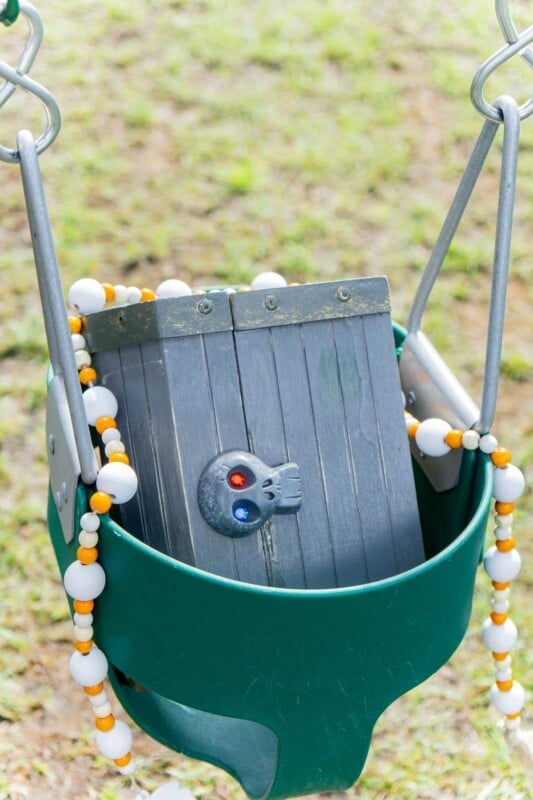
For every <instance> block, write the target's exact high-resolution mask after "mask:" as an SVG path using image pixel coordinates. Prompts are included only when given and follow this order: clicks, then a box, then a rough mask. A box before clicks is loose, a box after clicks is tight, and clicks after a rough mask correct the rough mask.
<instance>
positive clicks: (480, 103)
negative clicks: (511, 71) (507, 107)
mask: <svg viewBox="0 0 533 800" xmlns="http://www.w3.org/2000/svg"><path fill="white" fill-rule="evenodd" d="M496 16H497V18H498V23H499V25H500V28H501V31H502V33H503V36H504V38H505V42H506V44H505V45H504V46H503V47H502V48H500V49H499V50H497V51H496V53H494V54H493V55H492V56H490V57H489V58H487V59H486V61H484V62H483V64H482V65H481V66H480V68H479V69H478V71H477V72H476V74H475V76H474V79H473V81H472V85H471V88H470V99H471V101H472V104H473V105H474V108H476V110H477V111H479V113H480V114H482V115H483V116H484V117H486V118H487V119H489V120H492V121H493V122H497V123H502V122H503V121H504V119H503V114H502V110H501V108H500V107H499V106H498V105H497V104H491V103H489V102H488V101H487V100H486V99H485V96H484V88H485V84H486V82H487V80H488V79H489V77H490V76H491V75H492V73H493V72H495V71H496V70H497V69H499V68H500V67H501V66H502V65H503V64H506V63H507V62H508V61H510V60H511V59H513V58H514V57H515V56H516V55H520V57H521V58H522V59H523V60H524V61H525V63H526V64H528V66H530V67H531V68H532V69H533V47H532V46H531V44H532V42H533V25H530V26H529V27H528V28H526V29H525V30H524V31H522V32H521V33H518V31H517V29H516V26H515V24H514V22H513V18H512V16H511V12H510V10H509V0H496ZM531 114H533V98H529V100H526V101H525V102H524V103H523V104H522V105H521V106H519V117H520V120H524V119H527V118H528V117H529V116H531Z"/></svg>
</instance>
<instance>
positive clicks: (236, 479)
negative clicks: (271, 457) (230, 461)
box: [229, 472, 246, 489]
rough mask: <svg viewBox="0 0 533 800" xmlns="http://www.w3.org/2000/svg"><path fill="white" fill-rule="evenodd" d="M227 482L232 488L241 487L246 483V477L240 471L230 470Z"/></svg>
mask: <svg viewBox="0 0 533 800" xmlns="http://www.w3.org/2000/svg"><path fill="white" fill-rule="evenodd" d="M229 482H230V485H231V486H233V488H234V489H243V488H244V487H245V485H246V478H245V477H244V475H243V474H242V472H232V473H231V475H230V476H229Z"/></svg>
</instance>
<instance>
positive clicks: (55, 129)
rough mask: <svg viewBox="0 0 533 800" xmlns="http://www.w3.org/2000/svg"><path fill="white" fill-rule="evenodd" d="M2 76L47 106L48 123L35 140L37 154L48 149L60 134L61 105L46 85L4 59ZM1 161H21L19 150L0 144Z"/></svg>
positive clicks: (0, 74)
mask: <svg viewBox="0 0 533 800" xmlns="http://www.w3.org/2000/svg"><path fill="white" fill-rule="evenodd" d="M0 76H1V77H2V78H4V79H5V80H6V81H8V82H9V83H13V84H15V86H20V87H21V88H22V89H25V90H26V91H27V92H29V93H30V94H33V95H35V96H36V97H38V98H39V100H41V102H42V103H43V105H44V107H45V110H46V117H47V125H46V128H45V130H44V131H43V133H41V135H40V136H39V137H38V138H37V139H36V142H35V145H36V149H37V154H38V155H39V154H40V153H42V152H43V151H44V150H46V148H47V147H49V146H50V145H51V144H52V142H54V141H55V139H56V138H57V135H58V134H59V131H60V128H61V113H60V111H59V106H58V104H57V102H56V101H55V99H54V97H53V96H52V95H51V94H50V92H49V91H48V89H45V87H44V86H41V84H40V83H37V81H34V80H33V79H32V78H29V77H28V76H27V75H21V74H19V72H17V70H16V69H13V67H10V66H9V64H6V63H5V62H3V61H0ZM0 161H7V162H8V163H11V164H16V163H18V162H19V161H20V157H19V153H18V150H10V149H9V148H7V147H2V146H1V145H0Z"/></svg>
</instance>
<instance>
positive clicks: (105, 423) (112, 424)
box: [95, 417, 117, 435]
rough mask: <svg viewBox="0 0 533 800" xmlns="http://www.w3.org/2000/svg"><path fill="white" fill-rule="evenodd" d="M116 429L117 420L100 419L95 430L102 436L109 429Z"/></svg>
mask: <svg viewBox="0 0 533 800" xmlns="http://www.w3.org/2000/svg"><path fill="white" fill-rule="evenodd" d="M116 427H117V423H116V420H114V419H113V417H100V418H99V419H97V420H96V425H95V428H96V430H97V431H98V433H99V434H100V435H101V434H102V433H103V432H104V431H106V430H107V429H108V428H116Z"/></svg>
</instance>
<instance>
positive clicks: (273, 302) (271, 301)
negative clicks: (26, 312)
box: [265, 294, 279, 311]
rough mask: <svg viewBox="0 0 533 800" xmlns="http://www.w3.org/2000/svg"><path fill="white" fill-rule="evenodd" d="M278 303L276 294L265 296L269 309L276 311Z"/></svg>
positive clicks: (267, 308)
mask: <svg viewBox="0 0 533 800" xmlns="http://www.w3.org/2000/svg"><path fill="white" fill-rule="evenodd" d="M278 305H279V301H278V298H277V297H276V296H275V295H273V294H269V295H268V297H265V308H266V310H267V311H275V310H276V308H277V307H278Z"/></svg>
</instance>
